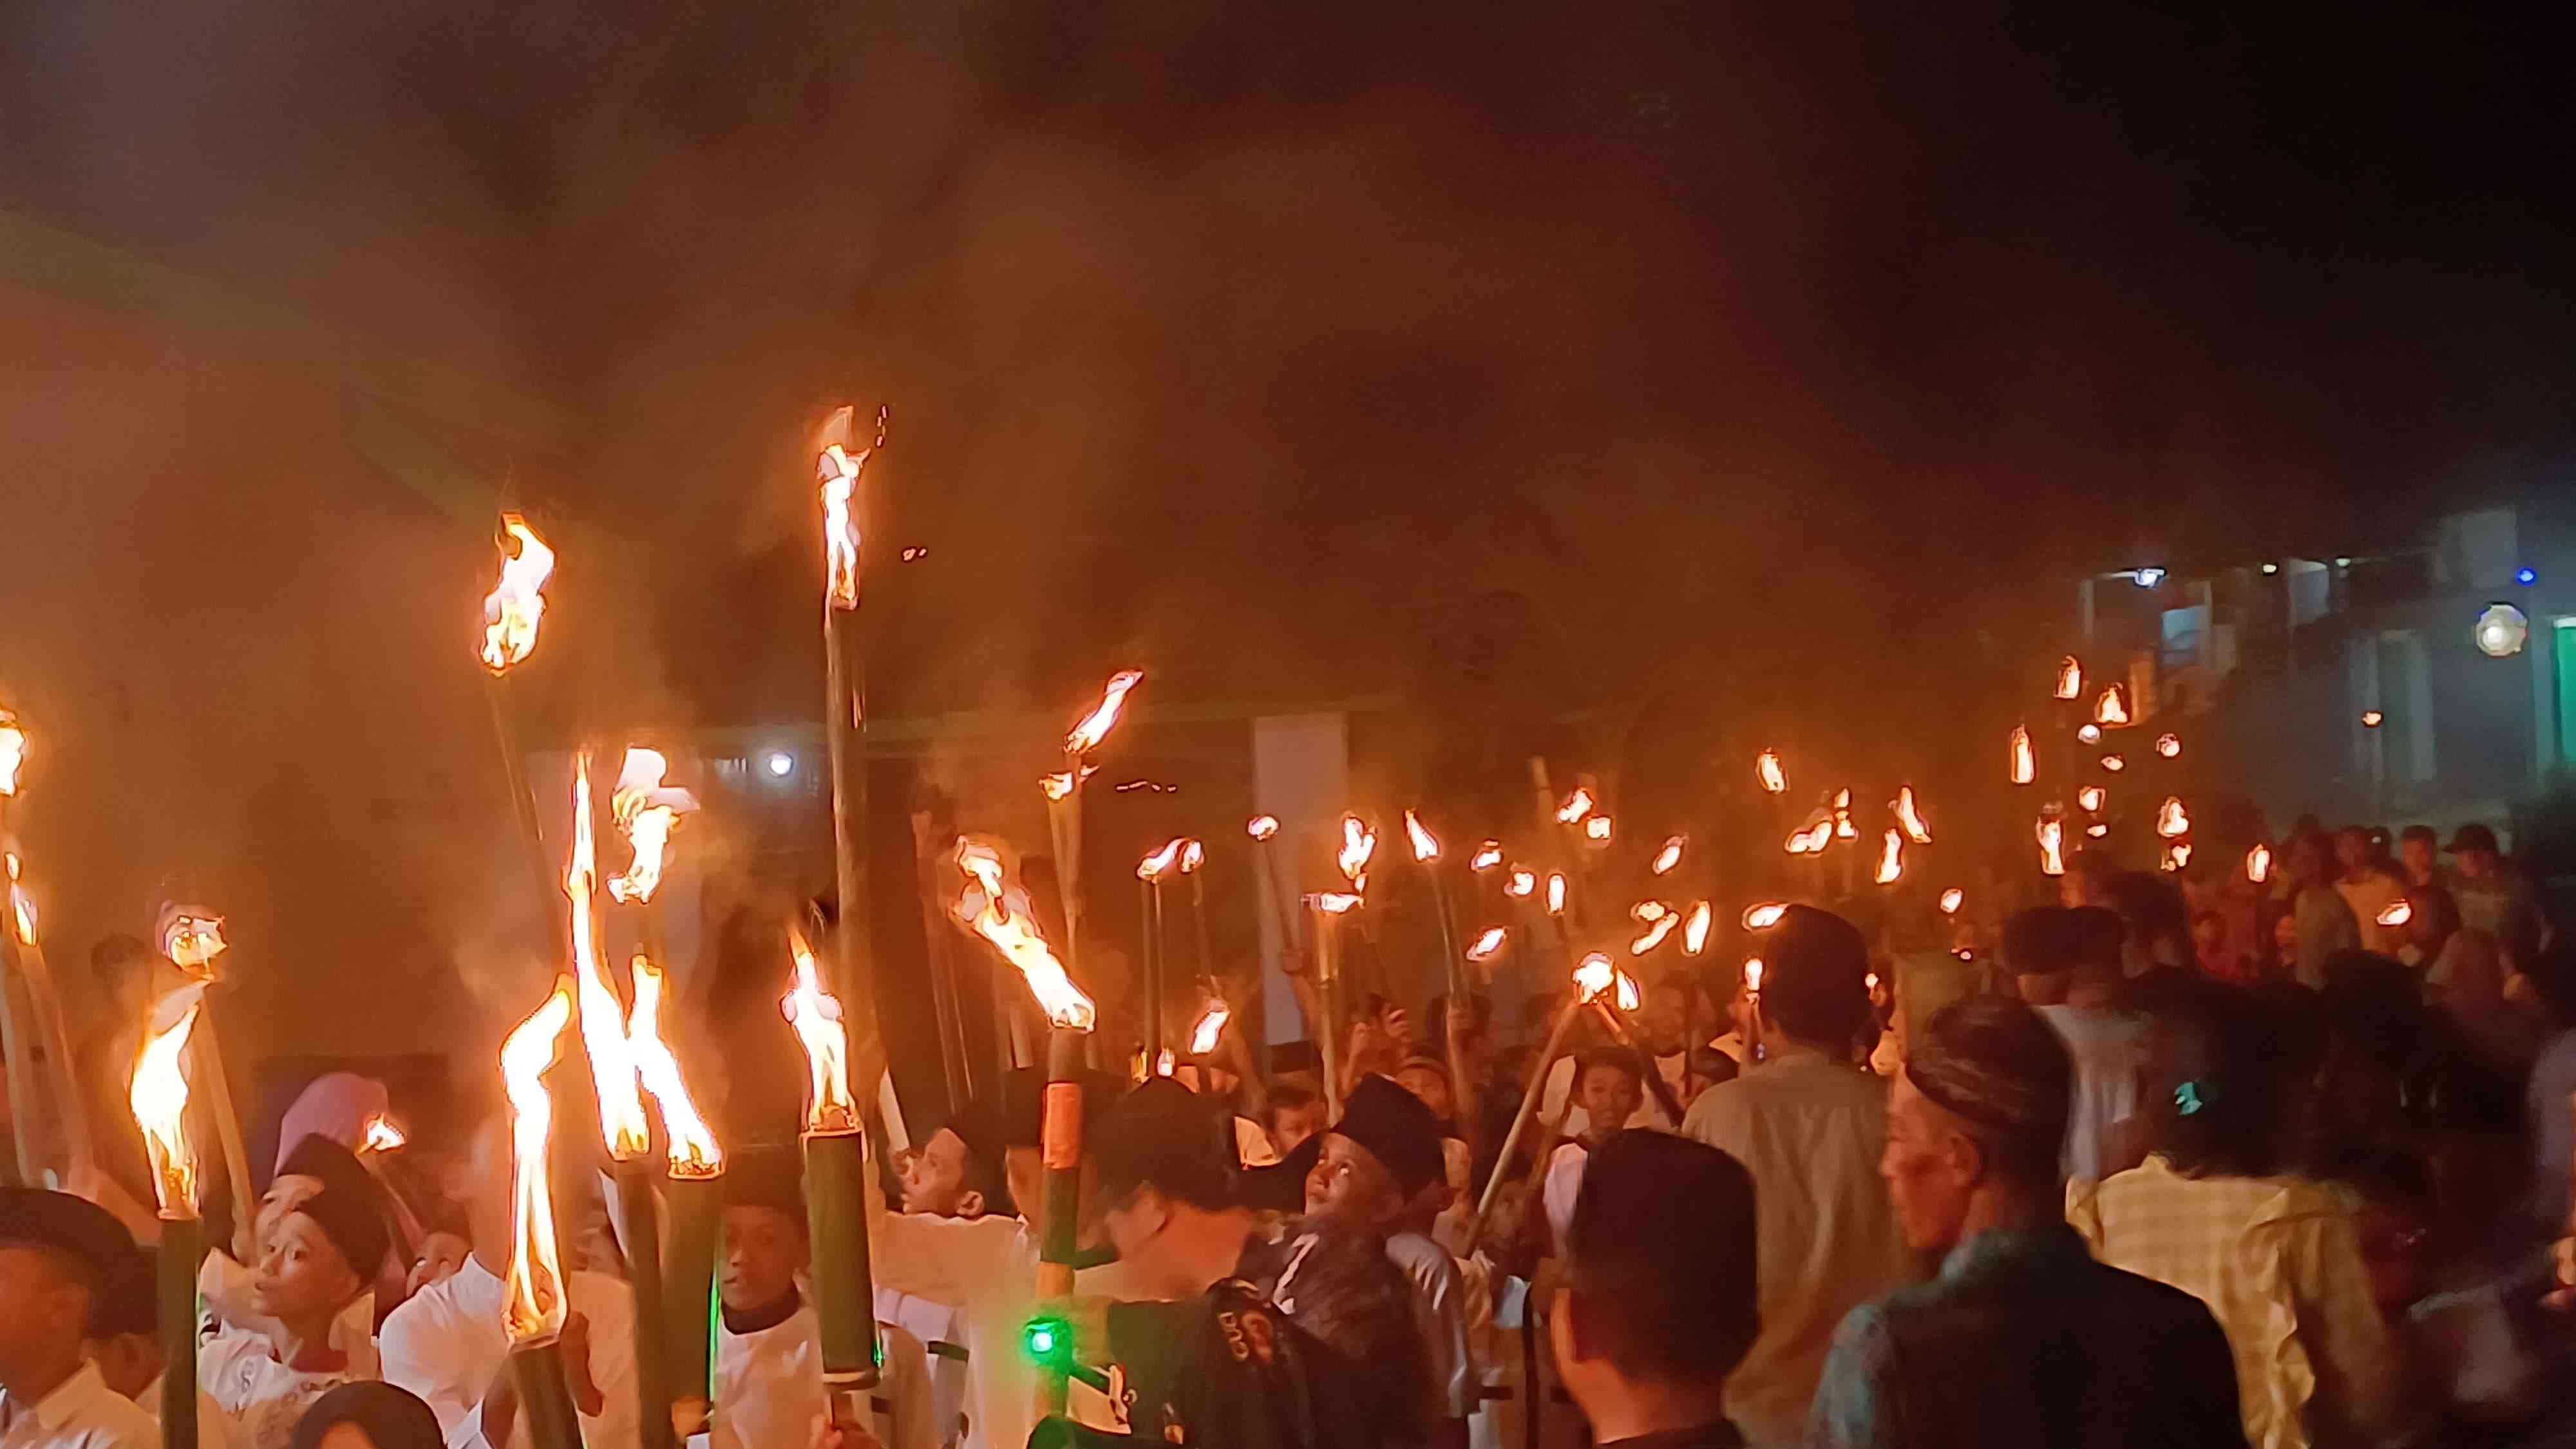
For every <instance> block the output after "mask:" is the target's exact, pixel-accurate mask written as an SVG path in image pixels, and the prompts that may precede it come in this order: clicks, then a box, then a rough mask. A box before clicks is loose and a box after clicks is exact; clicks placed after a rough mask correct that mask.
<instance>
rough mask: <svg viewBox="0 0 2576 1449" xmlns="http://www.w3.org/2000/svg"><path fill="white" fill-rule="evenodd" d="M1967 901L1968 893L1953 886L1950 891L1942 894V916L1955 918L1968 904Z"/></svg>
mask: <svg viewBox="0 0 2576 1449" xmlns="http://www.w3.org/2000/svg"><path fill="white" fill-rule="evenodd" d="M1967 899H1968V893H1967V892H1966V891H1963V890H1961V889H1959V888H1958V887H1957V886H1952V887H1950V888H1949V889H1948V890H1946V891H1943V892H1941V914H1943V915H1945V916H1955V915H1957V914H1959V907H1960V906H1962V905H1964V904H1966V902H1967Z"/></svg>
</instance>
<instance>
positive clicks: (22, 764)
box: [0, 709, 27, 798]
mask: <svg viewBox="0 0 2576 1449" xmlns="http://www.w3.org/2000/svg"><path fill="white" fill-rule="evenodd" d="M26 764H27V731H26V727H25V726H23V725H21V724H19V723H18V717H17V716H16V715H14V714H11V713H10V712H9V711H7V710H5V709H0V798H5V797H7V796H10V795H15V794H17V793H18V772H19V771H20V770H22V769H24V768H26Z"/></svg>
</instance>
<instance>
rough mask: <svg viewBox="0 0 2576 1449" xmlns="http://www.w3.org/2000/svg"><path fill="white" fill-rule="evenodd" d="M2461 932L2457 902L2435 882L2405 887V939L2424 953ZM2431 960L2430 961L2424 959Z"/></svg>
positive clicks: (2440, 946)
mask: <svg viewBox="0 0 2576 1449" xmlns="http://www.w3.org/2000/svg"><path fill="white" fill-rule="evenodd" d="M2459 933H2460V903H2459V901H2457V900H2456V899H2454V898H2453V897H2452V895H2451V893H2450V892H2449V891H2446V890H2444V889H2442V887H2441V886H2440V885H2439V884H2438V883H2436V884H2428V885H2410V886H2408V887H2407V888H2406V940H2407V943H2408V944H2409V945H2412V946H2414V947H2415V948H2416V949H2418V950H2421V951H2424V952H2426V953H2428V954H2429V953H2432V952H2436V951H2439V950H2441V949H2442V947H2443V945H2444V944H2445V943H2446V942H2448V941H2449V940H2450V939H2451V938H2452V937H2453V936H2456V935H2458V934H2459ZM2427 964H2430V963H2427Z"/></svg>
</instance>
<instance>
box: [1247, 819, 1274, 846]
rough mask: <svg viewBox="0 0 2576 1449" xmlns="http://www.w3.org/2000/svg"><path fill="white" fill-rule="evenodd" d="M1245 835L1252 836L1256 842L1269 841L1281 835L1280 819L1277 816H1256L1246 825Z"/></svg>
mask: <svg viewBox="0 0 2576 1449" xmlns="http://www.w3.org/2000/svg"><path fill="white" fill-rule="evenodd" d="M1243 833H1244V834H1246V835H1249V836H1251V837H1252V838H1253V839H1255V840H1268V839H1269V838H1270V837H1272V836H1274V835H1277V834H1278V833H1279V817H1278V816H1276V815H1255V816H1253V817H1252V819H1251V820H1250V821H1249V822H1247V823H1246V824H1245V825H1244V827H1243Z"/></svg>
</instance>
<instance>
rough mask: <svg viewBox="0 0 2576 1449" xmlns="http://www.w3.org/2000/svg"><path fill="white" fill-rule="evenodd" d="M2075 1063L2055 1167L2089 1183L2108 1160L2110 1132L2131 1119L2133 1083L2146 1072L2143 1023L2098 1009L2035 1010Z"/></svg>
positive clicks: (2135, 1104)
mask: <svg viewBox="0 0 2576 1449" xmlns="http://www.w3.org/2000/svg"><path fill="white" fill-rule="evenodd" d="M2037 1010H2038V1012H2039V1014H2040V1015H2041V1016H2042V1017H2043V1018H2045V1019H2046V1020H2047V1022H2048V1024H2049V1025H2050V1026H2052V1027H2055V1028H2056V1029H2057V1038H2058V1040H2060V1041H2062V1042H2064V1043H2066V1054H2067V1056H2069V1057H2071V1058H2073V1059H2074V1062H2075V1087H2074V1094H2075V1100H2074V1102H2073V1104H2072V1110H2071V1111H2070V1112H2069V1114H2068V1116H2067V1119H2066V1147H2065V1151H2064V1152H2063V1154H2062V1155H2061V1157H2060V1162H2061V1164H2062V1165H2063V1166H2064V1168H2065V1169H2066V1175H2067V1176H2068V1177H2074V1178H2083V1179H2085V1180H2086V1181H2092V1180H2095V1179H2098V1178H2100V1177H2101V1176H2102V1168H2103V1165H2104V1164H2105V1163H2106V1162H2108V1161H2109V1160H2110V1155H2111V1148H2112V1145H2113V1144H2112V1140H2111V1134H2112V1129H2114V1128H2116V1127H2118V1126H2119V1125H2120V1124H2121V1123H2123V1122H2126V1121H2128V1120H2129V1118H2130V1117H2132V1116H2134V1115H2136V1113H2137V1110H2138V1078H2139V1076H2140V1074H2141V1073H2142V1072H2143V1071H2144V1070H2145V1069H2146V1053H2145V1048H2144V1046H2143V1044H2142V1043H2143V1037H2144V1034H2145V1023H2143V1022H2142V1021H2140V1020H2139V1018H2137V1017H2134V1016H2131V1015H2129V1014H2128V1013H2127V1012H2124V1011H2114V1010H2112V1009H2110V1008H2109V1007H2101V1006H2043V1007H2039V1008H2037Z"/></svg>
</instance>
